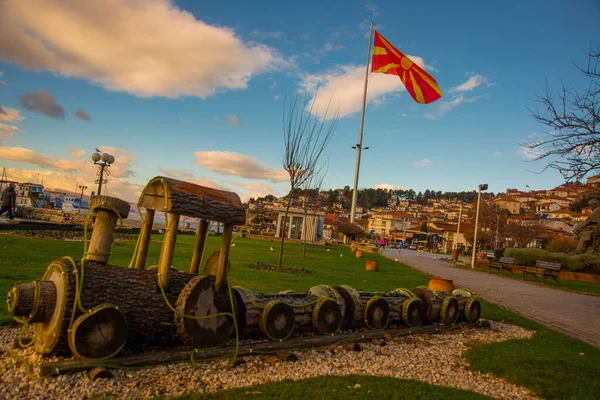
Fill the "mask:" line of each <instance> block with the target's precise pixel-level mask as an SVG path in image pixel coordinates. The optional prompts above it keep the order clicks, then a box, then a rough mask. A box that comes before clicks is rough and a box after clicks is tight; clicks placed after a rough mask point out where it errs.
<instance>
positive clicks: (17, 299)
mask: <svg viewBox="0 0 600 400" xmlns="http://www.w3.org/2000/svg"><path fill="white" fill-rule="evenodd" d="M6 305H7V307H8V313H9V314H10V315H11V316H12V317H28V316H29V315H30V314H31V313H32V312H33V307H34V305H35V286H34V284H33V283H19V284H18V285H15V286H13V287H12V288H11V289H10V290H9V292H8V296H7V298H6Z"/></svg>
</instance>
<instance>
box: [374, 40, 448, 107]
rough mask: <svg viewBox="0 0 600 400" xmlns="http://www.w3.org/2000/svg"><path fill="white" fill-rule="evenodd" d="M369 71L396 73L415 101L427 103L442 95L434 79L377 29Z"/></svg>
mask: <svg viewBox="0 0 600 400" xmlns="http://www.w3.org/2000/svg"><path fill="white" fill-rule="evenodd" d="M371 72H380V73H382V74H393V75H398V77H400V80H401V81H402V83H403V84H404V86H405V87H406V90H407V91H408V93H410V95H411V96H412V98H413V99H415V101H416V102H417V103H421V104H429V103H431V102H434V101H436V100H437V99H439V98H440V97H442V89H440V86H439V85H438V84H437V82H436V81H435V79H433V78H432V77H431V75H429V74H428V73H427V72H425V71H424V70H423V68H421V67H419V66H418V65H417V64H415V63H414V62H413V61H412V60H411V59H410V58H408V57H406V56H405V55H404V54H402V53H401V52H399V51H398V49H396V48H395V47H394V46H392V45H391V44H390V42H388V41H387V40H385V38H384V37H383V36H381V35H380V34H379V32H377V31H375V41H374V43H373V62H372V63H371Z"/></svg>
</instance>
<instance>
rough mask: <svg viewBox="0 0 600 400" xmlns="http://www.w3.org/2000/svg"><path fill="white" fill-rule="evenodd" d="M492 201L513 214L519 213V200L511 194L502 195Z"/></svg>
mask: <svg viewBox="0 0 600 400" xmlns="http://www.w3.org/2000/svg"><path fill="white" fill-rule="evenodd" d="M494 202H495V203H496V204H497V205H498V207H500V208H502V209H506V210H508V212H509V213H511V214H513V215H514V214H520V213H521V202H520V201H518V200H517V199H515V198H514V197H512V196H503V197H500V198H498V199H496V200H494Z"/></svg>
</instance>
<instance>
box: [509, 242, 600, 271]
mask: <svg viewBox="0 0 600 400" xmlns="http://www.w3.org/2000/svg"><path fill="white" fill-rule="evenodd" d="M503 255H504V257H512V258H514V259H515V263H516V264H518V265H532V266H533V265H535V262H536V260H541V261H550V262H556V263H561V264H562V265H563V266H564V267H565V268H566V269H567V270H568V271H573V272H590V273H595V274H600V257H599V256H595V255H592V254H579V255H576V256H568V255H566V254H564V253H553V252H550V251H546V250H542V249H531V248H526V249H516V248H507V249H504V254H503Z"/></svg>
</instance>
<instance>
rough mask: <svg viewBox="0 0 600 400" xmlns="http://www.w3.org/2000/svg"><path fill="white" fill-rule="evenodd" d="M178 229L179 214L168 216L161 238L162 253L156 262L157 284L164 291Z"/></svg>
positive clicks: (167, 285) (167, 283)
mask: <svg viewBox="0 0 600 400" xmlns="http://www.w3.org/2000/svg"><path fill="white" fill-rule="evenodd" d="M178 229H179V214H170V215H169V223H168V225H167V229H166V231H165V237H164V238H163V246H162V251H161V252H160V261H159V262H158V270H159V276H158V284H159V285H160V287H162V288H163V289H164V290H167V288H168V287H169V273H170V272H171V265H172V264H173V254H174V253H175V241H176V240H177V230H178Z"/></svg>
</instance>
